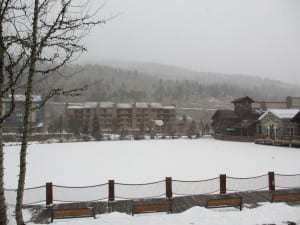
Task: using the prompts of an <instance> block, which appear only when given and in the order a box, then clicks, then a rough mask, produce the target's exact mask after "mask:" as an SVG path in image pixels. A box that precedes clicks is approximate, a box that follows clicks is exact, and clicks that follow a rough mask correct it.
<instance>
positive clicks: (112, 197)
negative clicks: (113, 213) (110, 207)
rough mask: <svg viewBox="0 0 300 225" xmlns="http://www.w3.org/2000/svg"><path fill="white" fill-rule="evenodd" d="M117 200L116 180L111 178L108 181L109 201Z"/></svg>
mask: <svg viewBox="0 0 300 225" xmlns="http://www.w3.org/2000/svg"><path fill="white" fill-rule="evenodd" d="M114 200H115V181H114V180H109V181H108V201H114Z"/></svg>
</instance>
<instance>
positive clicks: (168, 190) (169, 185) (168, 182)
mask: <svg viewBox="0 0 300 225" xmlns="http://www.w3.org/2000/svg"><path fill="white" fill-rule="evenodd" d="M172 196H173V192H172V177H166V197H167V198H168V199H171V198H172Z"/></svg>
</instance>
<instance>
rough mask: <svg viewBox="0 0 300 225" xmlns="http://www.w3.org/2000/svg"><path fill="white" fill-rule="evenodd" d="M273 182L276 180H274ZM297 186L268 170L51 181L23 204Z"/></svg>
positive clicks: (10, 195) (299, 183)
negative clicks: (128, 180)
mask: <svg viewBox="0 0 300 225" xmlns="http://www.w3.org/2000/svg"><path fill="white" fill-rule="evenodd" d="M275 181H276V182H275ZM299 187H300V174H295V175H284V174H275V173H274V172H268V174H265V175H261V176H257V177H249V178H237V177H230V176H227V175H226V174H221V175H220V176H219V177H215V178H212V179H208V180H197V181H183V180H173V179H172V178H171V177H166V178H165V179H164V180H161V181H157V182H152V183H144V184H124V183H116V182H115V181H114V180H109V181H108V183H104V184H100V185H94V186H84V187H67V186H59V185H54V184H53V183H51V182H48V183H46V185H44V186H40V187H35V188H28V189H25V190H24V205H32V204H41V203H42V204H46V205H47V206H49V205H52V204H53V203H60V202H62V203H65V202H98V201H108V202H113V201H116V200H130V199H152V198H161V197H164V198H167V199H171V198H173V197H176V196H183V195H184V196H189V195H197V194H213V193H214V194H218V193H219V194H227V193H234V192H241V191H258V190H269V191H275V189H288V188H299ZM15 193H16V190H15V189H6V190H5V194H6V199H7V202H8V204H14V201H15V197H16V196H15Z"/></svg>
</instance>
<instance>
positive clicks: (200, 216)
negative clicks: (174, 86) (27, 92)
mask: <svg viewBox="0 0 300 225" xmlns="http://www.w3.org/2000/svg"><path fill="white" fill-rule="evenodd" d="M6 102H9V99H7V100H6ZM22 102H24V97H23V96H16V111H15V113H13V114H12V115H11V117H10V119H7V120H6V121H5V123H4V124H5V126H4V129H5V131H6V132H7V133H4V134H3V137H4V140H6V142H5V146H4V151H5V158H6V161H5V162H6V163H5V168H6V169H5V172H6V173H5V179H4V181H5V197H6V202H7V205H8V209H9V213H10V217H9V218H10V219H9V224H14V223H15V222H14V219H13V217H14V216H13V215H14V205H15V204H16V193H17V179H16V178H17V177H18V168H19V167H18V165H19V160H18V155H19V149H20V145H19V144H18V143H19V142H20V141H21V136H20V133H19V129H20V127H21V123H22V116H23V115H22V111H21V110H18V109H19V107H21V105H22ZM40 102H41V97H40V96H35V97H34V98H33V103H34V104H35V105H36V106H38V104H40ZM230 104H231V105H232V109H217V110H214V111H212V112H210V114H211V115H210V118H211V119H210V121H209V122H207V123H206V122H203V121H197V120H195V119H193V118H192V117H191V116H190V115H188V113H189V109H187V110H186V112H184V111H183V113H182V109H181V113H179V112H177V108H178V107H177V106H176V105H175V104H169V105H164V104H162V103H158V102H156V103H153V102H134V103H132V102H131V103H113V102H79V103H62V102H51V103H49V104H47V105H46V106H45V107H44V108H43V110H36V111H34V112H33V113H32V116H31V120H30V126H31V134H30V135H29V140H30V142H29V143H28V144H29V146H28V148H29V150H28V155H27V175H26V176H27V177H26V182H25V189H24V199H23V211H24V216H25V218H26V219H25V220H26V223H28V224H31V223H38V224H44V223H52V222H53V223H58V224H74V223H77V224H140V223H143V224H154V223H162V224H178V221H181V222H180V224H181V223H182V224H299V222H300V217H299V215H300V207H299V201H300V174H299V171H300V164H299V159H300V151H299V147H300V134H299V132H300V98H299V97H287V98H286V99H285V100H283V101H277V102H275V101H272V102H271V101H270V102H263V101H255V100H253V99H252V98H250V97H248V96H245V97H241V98H236V99H233V100H232V101H231V103H230ZM6 108H8V106H7V107H6ZM53 112H56V113H57V114H58V115H55V114H52V115H51V113H53ZM58 112H59V113H58ZM57 118H58V119H57ZM55 129H56V130H55ZM52 130H55V132H51V131H52ZM148 212H152V213H151V214H148ZM146 213H147V214H146ZM81 217H83V218H81ZM85 217H86V218H85Z"/></svg>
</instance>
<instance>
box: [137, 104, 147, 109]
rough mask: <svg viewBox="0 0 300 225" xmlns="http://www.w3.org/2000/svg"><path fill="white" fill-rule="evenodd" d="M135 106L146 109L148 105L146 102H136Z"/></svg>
mask: <svg viewBox="0 0 300 225" xmlns="http://www.w3.org/2000/svg"><path fill="white" fill-rule="evenodd" d="M135 105H136V107H137V108H145V109H146V108H148V104H147V103H146V102H137V103H136V104H135Z"/></svg>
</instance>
